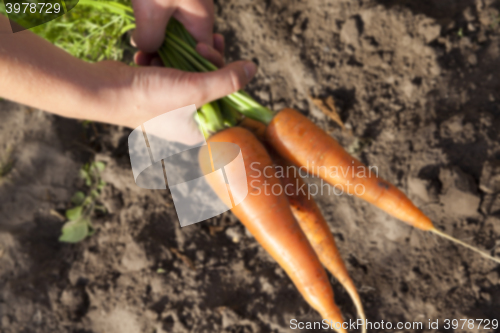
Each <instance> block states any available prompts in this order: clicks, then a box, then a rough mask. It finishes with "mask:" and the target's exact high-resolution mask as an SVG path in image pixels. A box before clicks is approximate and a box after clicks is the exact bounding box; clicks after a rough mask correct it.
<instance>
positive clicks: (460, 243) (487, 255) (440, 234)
mask: <svg viewBox="0 0 500 333" xmlns="http://www.w3.org/2000/svg"><path fill="white" fill-rule="evenodd" d="M430 231H432V232H433V233H435V234H436V235H439V236H441V237H443V238H446V239H448V240H450V241H452V242H454V243H456V244H459V245H462V246H463V247H466V248H468V249H469V250H472V251H474V252H476V253H479V254H480V255H482V256H483V257H485V258H488V259H490V260H493V261H495V262H497V263H499V264H500V258H496V257H493V256H491V255H489V254H487V253H485V252H483V251H481V250H479V249H478V248H477V247H474V246H472V245H470V244H467V243H465V242H463V241H461V240H459V239H457V238H455V237H453V236H450V235H448V234H447V233H444V232H442V231H440V230H438V229H436V228H433V229H430Z"/></svg>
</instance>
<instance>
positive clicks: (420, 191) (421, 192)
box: [408, 178, 431, 202]
mask: <svg viewBox="0 0 500 333" xmlns="http://www.w3.org/2000/svg"><path fill="white" fill-rule="evenodd" d="M428 185H429V184H428V182H427V181H425V180H423V179H419V178H410V179H408V192H409V193H410V194H411V195H415V196H416V197H417V198H419V199H420V200H422V201H423V202H429V201H431V200H430V196H429V192H428V191H427V187H428Z"/></svg>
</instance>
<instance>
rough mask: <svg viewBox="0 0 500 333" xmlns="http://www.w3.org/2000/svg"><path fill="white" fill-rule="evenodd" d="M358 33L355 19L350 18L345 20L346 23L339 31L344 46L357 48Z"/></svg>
mask: <svg viewBox="0 0 500 333" xmlns="http://www.w3.org/2000/svg"><path fill="white" fill-rule="evenodd" d="M360 33H361V32H360V31H359V29H358V23H357V22H356V19H355V18H351V19H349V20H347V22H346V23H344V25H343V26H342V30H341V31H340V38H341V39H342V41H343V42H344V43H346V44H349V45H353V46H359V36H360Z"/></svg>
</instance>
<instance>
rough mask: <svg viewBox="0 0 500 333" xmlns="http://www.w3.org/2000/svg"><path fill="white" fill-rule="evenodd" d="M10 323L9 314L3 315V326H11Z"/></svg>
mask: <svg viewBox="0 0 500 333" xmlns="http://www.w3.org/2000/svg"><path fill="white" fill-rule="evenodd" d="M9 325H10V318H9V316H3V317H2V327H9Z"/></svg>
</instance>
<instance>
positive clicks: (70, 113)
mask: <svg viewBox="0 0 500 333" xmlns="http://www.w3.org/2000/svg"><path fill="white" fill-rule="evenodd" d="M8 24H9V23H8V20H7V18H6V17H4V16H3V15H0V26H5V25H8ZM106 70H109V69H108V68H106V67H105V66H99V68H97V66H96V65H95V64H89V63H85V62H84V61H82V60H79V59H77V58H75V57H72V56H71V55H70V54H68V53H66V52H65V51H63V50H61V49H59V48H57V47H55V46H54V45H52V44H50V43H49V42H47V41H45V40H44V39H42V38H40V37H38V36H36V35H35V34H33V33H32V32H30V31H23V32H19V33H15V34H10V33H3V34H0V96H1V97H4V98H6V99H9V100H12V101H16V102H18V103H22V104H26V105H29V106H32V107H36V108H40V109H42V110H46V111H49V112H53V113H56V114H59V115H61V116H65V117H71V118H79V119H93V120H100V119H99V118H101V116H104V115H99V113H100V112H103V110H102V109H103V103H102V101H104V100H105V101H110V100H112V99H113V93H112V89H111V88H112V87H113V86H114V85H116V83H115V82H117V81H116V77H114V75H112V74H111V73H108V74H109V75H106V74H107V73H105V71H106ZM105 118H107V117H104V118H103V119H105Z"/></svg>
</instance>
